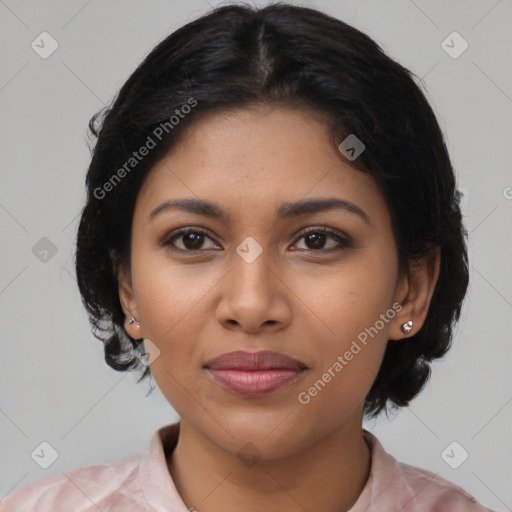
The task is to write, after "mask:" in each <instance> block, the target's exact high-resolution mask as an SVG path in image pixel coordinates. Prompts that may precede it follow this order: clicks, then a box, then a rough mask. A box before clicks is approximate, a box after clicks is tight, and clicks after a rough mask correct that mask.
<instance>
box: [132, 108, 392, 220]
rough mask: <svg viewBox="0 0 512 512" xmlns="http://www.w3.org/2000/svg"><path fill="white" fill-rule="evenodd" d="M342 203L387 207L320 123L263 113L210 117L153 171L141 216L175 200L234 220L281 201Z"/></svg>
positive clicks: (290, 112) (299, 115)
mask: <svg viewBox="0 0 512 512" xmlns="http://www.w3.org/2000/svg"><path fill="white" fill-rule="evenodd" d="M309 196H310V197H315V198H318V197H331V198H332V197H338V198H342V199H346V200H348V201H351V202H353V203H356V204H357V205H358V206H360V207H361V208H362V209H363V210H366V211H369V210H370V211H372V212H373V216H376V217H379V216H383V215H384V216H385V215H386V213H387V207H386V204H385V202H384V198H383V197H382V195H381V193H380V191H379V189H378V187H377V185H376V183H375V180H374V179H373V177H372V176H371V175H370V174H367V173H363V172H362V171H359V170H357V169H355V168H353V167H352V166H351V165H350V164H349V163H348V162H347V160H346V159H344V157H343V156H342V155H340V153H339V150H338V149H337V146H336V144H335V141H334V140H333V138H332V135H331V133H330V132H329V129H328V127H327V125H326V124H325V123H323V122H322V120H321V118H319V116H318V115H317V116H315V115H314V114H313V113H312V112H308V111H304V110H296V109H292V108H283V107H280V108H276V107H270V106H258V107H253V108H251V109H244V110H235V111H227V112H222V113H218V112H215V113H213V112H212V113H209V114H208V115H206V116H204V117H203V118H202V119H201V120H199V121H197V122H195V123H193V124H191V125H190V126H188V127H187V130H186V132H185V133H184V135H183V136H182V137H181V138H180V141H179V142H178V143H177V144H176V145H175V146H174V147H173V148H172V149H171V150H170V151H169V153H168V154H167V155H166V156H165V157H164V158H163V159H161V160H160V161H159V162H158V163H157V164H156V165H155V167H154V168H153V169H152V170H151V171H150V175H149V176H148V179H147V180H146V181H145V182H144V185H143V187H142V189H141V191H140V192H139V198H138V201H137V203H138V204H137V210H138V212H139V214H143V215H144V216H146V217H147V216H148V215H149V214H150V212H151V211H152V210H153V209H154V208H155V207H156V206H158V205H159V204H160V203H161V202H163V201H165V200H167V199H170V198H196V199H199V198H201V199H207V200H210V201H212V202H215V203H219V204H222V205H223V209H224V210H225V211H226V212H227V213H228V214H229V215H230V216H237V215H238V216H240V215H242V214H243V215H256V214H258V213H259V212H261V213H262V212H263V210H264V211H265V215H267V214H269V213H270V212H272V214H274V213H275V212H277V211H278V207H279V205H281V204H282V203H283V202H291V201H297V200H298V199H301V198H302V199H305V198H308V197H309Z"/></svg>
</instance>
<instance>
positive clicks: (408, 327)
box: [400, 320, 412, 334]
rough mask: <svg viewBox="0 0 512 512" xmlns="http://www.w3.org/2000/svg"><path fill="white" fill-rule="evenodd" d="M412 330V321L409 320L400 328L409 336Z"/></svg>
mask: <svg viewBox="0 0 512 512" xmlns="http://www.w3.org/2000/svg"><path fill="white" fill-rule="evenodd" d="M411 329H412V320H409V321H408V322H405V324H402V325H401V326H400V330H401V331H402V332H403V333H404V334H409V333H410V332H411Z"/></svg>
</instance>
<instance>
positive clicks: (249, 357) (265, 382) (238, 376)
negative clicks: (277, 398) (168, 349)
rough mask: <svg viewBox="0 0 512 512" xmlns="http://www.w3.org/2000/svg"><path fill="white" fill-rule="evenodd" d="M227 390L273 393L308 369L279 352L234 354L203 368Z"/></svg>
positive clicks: (256, 394) (251, 393)
mask: <svg viewBox="0 0 512 512" xmlns="http://www.w3.org/2000/svg"><path fill="white" fill-rule="evenodd" d="M203 368H204V369H206V370H207V371H208V372H209V373H210V375H211V376H212V377H213V379H214V381H215V382H217V383H218V384H220V385H221V386H222V387H223V388H224V389H227V390H229V391H231V392H234V393H235V394H237V395H243V396H260V395H265V394H268V393H272V392H274V391H277V390H278V389H281V388H283V387H285V386H288V385H290V384H292V383H293V382H295V381H297V380H298V379H299V378H300V377H301V376H302V375H303V374H304V373H305V372H306V370H307V369H308V367H307V366H306V365H305V364H304V363H302V362H301V361H299V360H297V359H293V358H291V357H288V356H285V355H284V354H279V353H277V352H271V351H263V352H244V351H235V352H228V353H226V354H223V355H221V356H220V357H217V358H215V359H213V360H211V361H209V362H208V363H207V364H206V365H204V366H203Z"/></svg>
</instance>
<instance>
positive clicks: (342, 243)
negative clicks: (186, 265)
mask: <svg viewBox="0 0 512 512" xmlns="http://www.w3.org/2000/svg"><path fill="white" fill-rule="evenodd" d="M191 233H194V234H200V235H204V236H206V237H208V238H210V240H213V239H212V238H211V237H210V235H209V234H208V232H207V231H205V230H203V229H201V228H185V229H181V230H179V231H177V232H176V233H174V234H173V235H172V236H171V237H169V238H167V239H165V240H164V241H163V242H162V244H161V245H163V246H166V247H168V246H171V247H172V249H171V250H174V251H178V252H186V253H189V254H198V253H201V252H205V251H207V250H208V249H197V250H188V249H179V248H177V247H174V246H173V241H174V240H176V239H178V238H180V236H183V235H188V234H191ZM311 233H321V234H325V235H328V236H329V237H331V238H332V239H333V240H335V241H336V242H337V243H338V244H339V245H338V247H335V248H331V249H300V250H301V251H307V252H313V253H322V252H323V253H331V252H337V251H342V250H344V249H348V248H351V247H352V242H351V241H350V240H349V239H348V238H345V237H343V236H341V235H339V234H338V232H337V231H333V230H331V229H329V228H324V227H322V228H308V229H307V230H305V231H302V232H301V233H300V234H299V236H298V238H297V239H296V241H295V243H297V242H298V241H299V240H300V239H302V238H304V237H306V236H307V235H309V234H311ZM213 241H214V240H213ZM295 243H294V245H295Z"/></svg>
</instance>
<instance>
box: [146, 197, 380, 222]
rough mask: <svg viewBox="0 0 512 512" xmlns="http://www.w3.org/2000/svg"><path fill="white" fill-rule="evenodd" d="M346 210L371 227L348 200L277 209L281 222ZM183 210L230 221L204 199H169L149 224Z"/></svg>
mask: <svg viewBox="0 0 512 512" xmlns="http://www.w3.org/2000/svg"><path fill="white" fill-rule="evenodd" d="M335 209H338V210H345V211H347V212H350V213H353V214H355V215H358V216H359V217H360V218H361V219H363V220H364V221H365V222H366V223H367V224H369V225H371V221H370V218H369V216H368V214H367V213H366V212H365V211H364V210H362V209H361V208H360V207H359V206H357V205H355V204H354V203H351V202H350V201H347V200H346V199H339V198H336V197H332V198H318V199H307V200H299V201H295V202H289V203H283V204H281V206H279V208H278V209H277V217H278V219H280V220H284V219H290V218H293V217H299V216H300V215H305V214H307V213H309V214H314V213H320V212H325V211H330V210H335ZM172 210H181V211H184V212H188V213H194V214H196V215H204V216H206V217H211V218H213V219H221V220H224V221H228V220H230V215H229V214H228V213H227V212H226V211H224V210H223V209H222V208H221V207H220V206H218V205H216V204H215V203H212V202H210V201H206V200H204V199H192V198H191V199H186V198H183V199H167V200H166V201H164V202H163V203H162V204H160V205H159V206H157V207H156V208H155V209H154V210H153V211H152V212H151V213H150V214H149V217H148V220H147V221H148V222H150V221H151V220H153V219H154V218H155V217H156V216H157V215H159V214H161V213H163V212H167V211H172Z"/></svg>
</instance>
